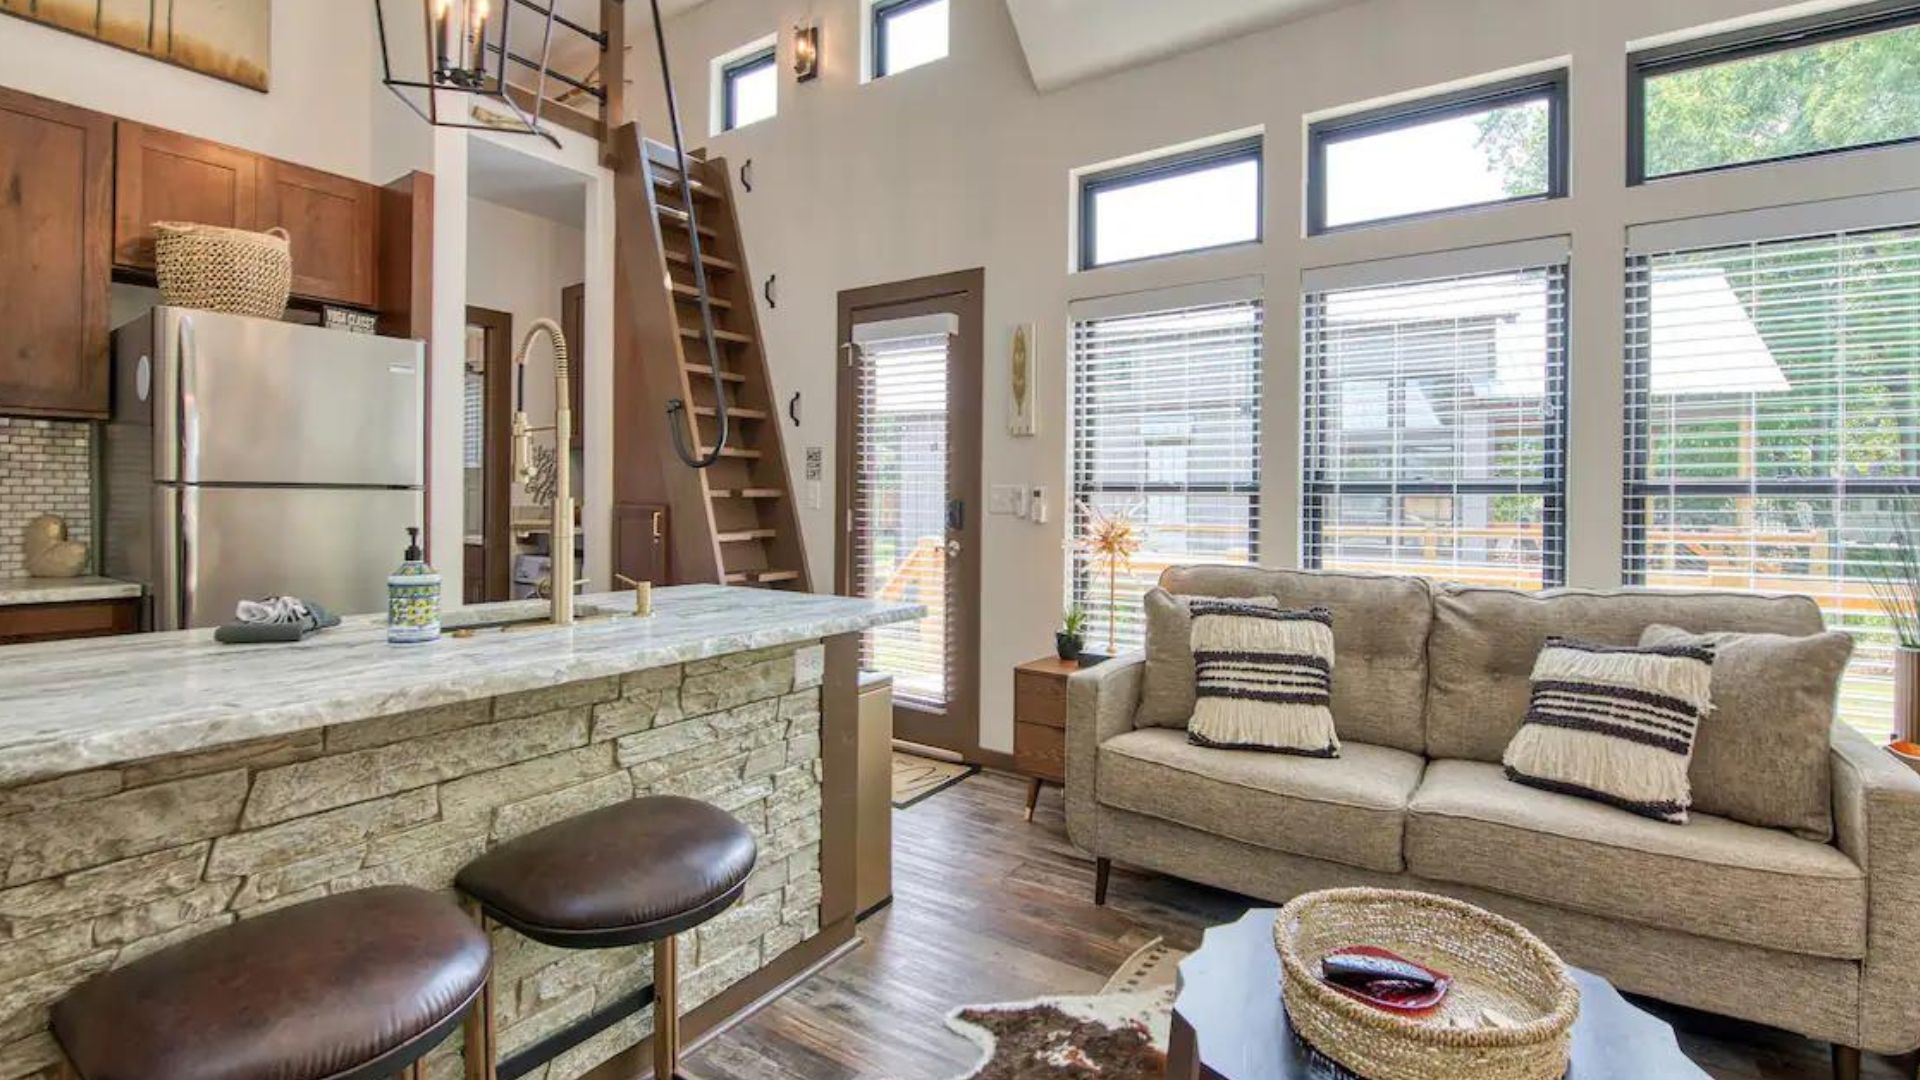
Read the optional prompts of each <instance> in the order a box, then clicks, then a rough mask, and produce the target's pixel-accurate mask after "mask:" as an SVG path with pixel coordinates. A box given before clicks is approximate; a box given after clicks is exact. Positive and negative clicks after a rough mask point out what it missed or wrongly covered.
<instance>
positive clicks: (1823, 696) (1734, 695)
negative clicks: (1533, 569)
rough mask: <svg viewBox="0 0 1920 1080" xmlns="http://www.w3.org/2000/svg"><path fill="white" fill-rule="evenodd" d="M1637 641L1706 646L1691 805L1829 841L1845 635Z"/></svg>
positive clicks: (1669, 634) (1848, 648)
mask: <svg viewBox="0 0 1920 1080" xmlns="http://www.w3.org/2000/svg"><path fill="white" fill-rule="evenodd" d="M1640 642H1641V644H1643V645H1677V644H1685V643H1692V642H1700V643H1703V644H1708V645H1712V646H1713V647H1714V658H1713V712H1712V713H1711V714H1710V715H1708V716H1707V717H1706V719H1704V720H1702V721H1701V722H1700V734H1699V736H1698V737H1697V738H1695V740H1694V744H1693V767H1692V770H1691V772H1692V778H1693V805H1694V806H1695V808H1697V809H1698V810H1700V811H1701V812H1702V813H1707V814H1719V815H1720V816H1721V817H1730V818H1732V819H1733V820H1735V821H1744V822H1746V823H1747V824H1748V825H1760V826H1764V827H1766V828H1772V829H1790V830H1792V832H1793V834H1794V835H1795V836H1798V837H1800V838H1801V839H1803V840H1813V841H1816V842H1818V843H1822V844H1824V843H1826V842H1827V841H1829V840H1831V839H1833V765H1832V763H1831V761H1830V760H1829V756H1830V751H1829V749H1828V747H1829V744H1830V742H1831V741H1832V740H1831V737H1830V733H1831V731H1832V729H1833V715H1834V703H1835V701H1836V699H1838V697H1839V695H1840V680H1841V678H1842V677H1843V676H1845V675H1846V672H1847V660H1848V658H1849V657H1851V656H1852V655H1853V637H1852V635H1850V634H1843V633H1841V632H1840V631H1838V630H1829V631H1827V632H1826V633H1824V634H1813V635H1810V636H1807V637H1786V636H1784V635H1781V634H1703V635H1694V634H1689V633H1687V632H1686V631H1685V630H1681V629H1679V628H1678V627H1673V626H1650V627H1648V628H1647V631H1646V633H1644V634H1642V635H1641V636H1640Z"/></svg>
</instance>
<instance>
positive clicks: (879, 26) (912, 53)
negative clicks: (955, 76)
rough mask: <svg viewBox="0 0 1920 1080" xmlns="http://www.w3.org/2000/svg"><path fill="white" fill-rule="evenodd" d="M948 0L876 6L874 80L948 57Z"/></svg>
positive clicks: (896, 0)
mask: <svg viewBox="0 0 1920 1080" xmlns="http://www.w3.org/2000/svg"><path fill="white" fill-rule="evenodd" d="M947 16H948V11H947V0H879V2H877V3H875V4H874V5H873V16H872V18H873V40H872V42H871V44H870V46H869V47H870V48H871V49H872V54H873V77H874V78H876V79H881V78H885V77H886V76H888V75H897V74H899V73H900V72H902V71H908V70H910V69H912V68H917V67H920V66H922V65H924V64H931V63H933V62H934V61H935V60H944V59H946V57H947V44H948V41H947V37H948V26H947Z"/></svg>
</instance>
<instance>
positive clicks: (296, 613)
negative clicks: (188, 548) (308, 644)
mask: <svg viewBox="0 0 1920 1080" xmlns="http://www.w3.org/2000/svg"><path fill="white" fill-rule="evenodd" d="M235 618H236V619H237V620H238V621H236V622H230V623H225V624H223V625H222V626H220V627H219V628H218V629H216V630H214V632H213V640H215V641H218V642H220V643H222V644H225V645H259V644H265V643H269V642H277V641H299V640H301V639H303V638H305V637H306V636H307V635H308V634H312V633H317V632H318V631H321V630H325V629H326V628H327V627H329V626H338V625H340V616H338V615H335V614H333V613H332V612H330V611H328V610H327V609H326V608H323V607H321V606H320V605H319V604H316V603H314V602H313V601H311V600H300V599H297V598H295V597H291V596H273V597H268V598H267V599H265V600H242V601H240V604H239V607H238V610H237V611H236V612H235Z"/></svg>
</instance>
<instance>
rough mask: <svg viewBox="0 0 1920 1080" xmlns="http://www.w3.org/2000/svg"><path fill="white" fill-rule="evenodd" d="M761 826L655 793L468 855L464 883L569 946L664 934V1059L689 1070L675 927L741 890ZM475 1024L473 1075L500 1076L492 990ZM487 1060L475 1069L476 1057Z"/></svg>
mask: <svg viewBox="0 0 1920 1080" xmlns="http://www.w3.org/2000/svg"><path fill="white" fill-rule="evenodd" d="M756 854H757V850H756V848H755V846H754V842H753V834H752V833H750V832H748V831H747V827H746V826H745V825H742V824H741V823H740V822H739V820H738V819H736V818H735V817H734V816H733V815H732V814H729V813H727V812H726V811H724V810H721V809H720V808H718V807H715V806H711V805H709V804H707V803H703V802H700V801H698V800H696V799H685V798H680V797H679V796H674V795H652V796H646V797H643V798H638V799H630V800H628V801H626V802H621V803H615V804H614V805H612V806H607V807H602V808H601V809H599V810H593V811H590V812H588V813H585V814H581V815H579V816H578V817H573V818H569V819H567V820H566V821H562V822H558V823H556V824H553V825H549V826H547V827H546V828H543V829H537V830H535V831H533V832H530V833H528V834H526V835H525V836H521V837H517V838H515V839H513V840H509V841H507V842H506V843H504V844H501V845H500V846H498V847H496V848H494V849H493V850H492V851H489V852H487V853H486V854H485V855H482V856H480V857H479V858H478V859H475V860H474V861H473V862H471V863H468V864H467V866H466V867H465V868H464V869H462V870H461V871H460V873H459V875H458V876H457V877H456V878H455V879H454V887H455V888H457V889H459V890H460V891H461V892H462V893H464V894H465V895H466V896H467V897H468V899H469V901H470V902H471V904H472V905H473V906H474V907H476V908H477V909H478V914H479V919H480V925H481V927H482V928H483V929H484V928H486V927H487V926H488V925H489V923H493V922H497V923H500V924H501V925H503V926H507V927H509V928H511V929H513V930H515V931H518V932H519V933H521V934H524V935H526V936H527V937H529V938H532V939H533V940H535V941H538V942H541V943H542V944H546V945H552V946H554V947H556V948H561V949H611V948H618V947H621V946H625V945H644V944H649V943H651V944H652V945H653V1017H654V1019H653V1067H654V1076H655V1078H656V1080H669V1078H672V1077H678V1076H679V1075H680V1073H679V1066H680V1014H679V1001H678V997H679V995H678V993H677V978H678V971H677V964H676V955H675V953H676V950H675V946H674V937H673V936H674V935H675V934H678V933H681V932H682V931H685V930H691V929H693V928H694V927H696V926H699V925H700V924H701V923H704V922H706V921H707V920H708V919H711V918H713V917H714V916H715V915H718V914H720V913H721V912H723V911H725V910H726V909H727V908H729V907H731V906H732V905H733V903H734V902H735V901H737V900H739V899H740V894H741V893H742V892H743V891H745V889H746V887H747V875H748V874H750V873H752V872H753V863H754V858H755V856H756ZM479 1009H480V1012H479V1013H478V1014H477V1015H476V1018H475V1023H474V1026H473V1028H471V1029H470V1031H471V1032H472V1033H473V1034H472V1035H471V1036H470V1039H478V1040H480V1043H479V1044H478V1045H476V1044H475V1043H474V1042H472V1041H470V1042H469V1044H468V1046H469V1049H468V1063H469V1065H468V1067H469V1070H470V1072H469V1075H470V1076H473V1077H477V1078H479V1080H494V1075H495V1072H494V1070H495V1067H496V1065H497V1061H496V1055H495V1048H494V1040H493V1008H492V991H491V989H489V990H487V991H485V992H483V993H482V994H481V995H480V1005H479ZM476 1058H477V1059H479V1061H480V1062H482V1063H483V1064H481V1065H480V1067H479V1068H478V1069H477V1070H475V1069H474V1062H475V1059H476Z"/></svg>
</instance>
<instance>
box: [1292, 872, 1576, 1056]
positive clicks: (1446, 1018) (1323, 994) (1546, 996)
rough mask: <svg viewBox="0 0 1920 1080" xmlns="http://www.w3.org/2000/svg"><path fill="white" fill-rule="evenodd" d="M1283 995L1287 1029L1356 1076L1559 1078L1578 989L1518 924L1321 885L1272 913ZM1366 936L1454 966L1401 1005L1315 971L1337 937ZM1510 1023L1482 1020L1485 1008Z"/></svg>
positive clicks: (1392, 895) (1425, 901)
mask: <svg viewBox="0 0 1920 1080" xmlns="http://www.w3.org/2000/svg"><path fill="white" fill-rule="evenodd" d="M1273 937H1274V944H1275V946H1276V947H1277V948H1278V949H1279V950H1280V969H1281V975H1280V981H1281V996H1282V997H1283V998H1284V999H1285V1001H1286V1003H1287V1015H1288V1018H1289V1019H1290V1020H1291V1022H1292V1023H1293V1027H1294V1030H1295V1032H1297V1033H1298V1034H1299V1036H1300V1037H1301V1038H1302V1039H1303V1040H1305V1041H1306V1042H1307V1044H1308V1045H1310V1046H1312V1047H1313V1049H1314V1050H1316V1051H1317V1052H1319V1053H1320V1054H1321V1055H1323V1056H1325V1057H1327V1058H1330V1059H1332V1060H1333V1061H1334V1062H1335V1063H1337V1064H1339V1065H1341V1066H1342V1067H1344V1068H1346V1069H1347V1070H1349V1071H1351V1072H1353V1073H1356V1074H1358V1075H1359V1076H1362V1077H1365V1078H1366V1080H1453V1078H1456V1077H1473V1078H1474V1080H1560V1078H1561V1077H1562V1076H1564V1075H1566V1072H1567V1062H1568V1053H1569V1049H1570V1046H1571V1043H1572V1037H1573V1021H1574V1017H1575V1016H1576V1015H1577V1014H1578V1013H1579V1009H1580V991H1579V989H1578V988H1577V987H1576V986H1575V985H1574V983H1573V979H1572V977H1571V976H1569V975H1568V974H1567V969H1566V965H1564V964H1562V963H1561V962H1560V958H1559V957H1557V956H1555V955H1554V954H1553V951H1552V950H1551V949H1549V948H1547V947H1546V945H1544V944H1543V943H1542V942H1541V941H1540V939H1539V938H1536V937H1534V936H1533V935H1532V934H1531V933H1528V932H1527V930H1526V929H1525V928H1524V927H1521V926H1520V925H1519V924H1517V923H1514V922H1511V921H1509V920H1507V919H1503V918H1501V917H1499V916H1498V915H1494V914H1491V913H1489V912H1485V911H1482V910H1480V909H1479V908H1477V907H1474V906H1473V905H1472V904H1466V903H1462V902H1460V901H1458V900H1452V899H1448V898H1446V897H1443V896H1432V895H1429V894H1427V893H1417V892H1398V891H1392V890H1387V889H1330V890H1327V891H1325V892H1317V893H1308V894H1306V895H1304V896H1300V897H1297V898H1296V899H1295V900H1294V901H1293V902H1292V903H1290V904H1288V905H1287V906H1286V907H1284V908H1281V909H1280V915H1279V917H1278V918H1277V919H1275V920H1274V924H1273ZM1351 945H1373V946H1378V947H1380V948H1383V949H1389V950H1392V951H1393V952H1395V953H1398V954H1399V955H1401V956H1404V957H1406V958H1407V959H1409V960H1412V961H1415V962H1417V963H1421V964H1425V965H1427V966H1429V967H1432V968H1434V969H1437V970H1439V971H1443V972H1446V973H1447V974H1449V975H1452V976H1453V989H1452V990H1451V992H1449V993H1448V994H1447V996H1446V999H1445V1000H1444V1001H1442V1002H1441V1004H1440V1005H1439V1006H1437V1007H1435V1008H1434V1009H1433V1010H1432V1011H1431V1012H1428V1013H1424V1014H1421V1015H1401V1014H1396V1013H1391V1012H1387V1011H1385V1010H1382V1009H1377V1008H1374V1007H1373V1006H1371V1005H1367V1004H1363V1003H1362V1002H1359V1001H1356V1000H1354V999H1353V998H1351V997H1348V996H1347V995H1346V994H1344V993H1341V992H1340V991H1339V990H1336V989H1334V988H1333V987H1331V986H1328V985H1326V984H1325V983H1323V982H1321V981H1320V960H1321V958H1322V957H1324V956H1325V955H1326V954H1327V953H1329V952H1332V951H1333V950H1335V949H1339V948H1344V947H1347V946H1351ZM1490 1013H1492V1014H1497V1015H1498V1016H1500V1017H1502V1018H1504V1019H1505V1020H1506V1021H1509V1022H1510V1023H1508V1024H1504V1025H1497V1026H1496V1025H1493V1024H1489V1023H1488V1016H1489V1014H1490Z"/></svg>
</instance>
